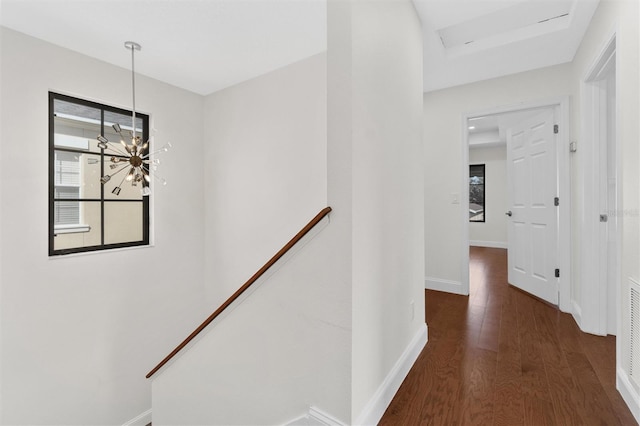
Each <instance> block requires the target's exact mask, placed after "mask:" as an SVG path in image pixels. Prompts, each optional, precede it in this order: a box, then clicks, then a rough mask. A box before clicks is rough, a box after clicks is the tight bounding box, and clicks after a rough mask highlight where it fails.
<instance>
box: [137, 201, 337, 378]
mask: <svg viewBox="0 0 640 426" xmlns="http://www.w3.org/2000/svg"><path fill="white" fill-rule="evenodd" d="M329 212H331V207H325V208H324V209H322V210H321V211H320V213H318V214H317V215H316V217H314V218H313V219H311V222H309V223H308V224H307V225H306V226H305V227H304V228H302V229H301V230H300V232H298V233H297V234H296V235H295V236H294V237H293V238H292V239H291V240H290V241H289V242H288V243H287V244H285V246H284V247H282V248H281V249H280V251H278V252H277V253H276V254H275V256H273V257H272V258H271V259H269V261H268V262H267V263H265V264H264V266H263V267H262V268H260V269H259V270H258V272H256V273H255V274H253V276H252V277H251V278H249V280H248V281H247V282H246V283H244V284H243V285H242V287H240V288H239V289H238V290H237V291H236V292H235V293H233V294H232V295H231V297H229V298H228V299H227V300H226V301H225V302H224V303H223V304H222V305H220V307H219V308H218V309H216V310H215V312H214V313H212V314H211V315H209V317H208V318H207V319H206V320H204V322H203V323H202V324H200V325H199V326H198V328H196V329H195V330H194V331H193V333H191V334H190V335H189V336H188V337H187V338H186V339H184V340H183V341H182V343H180V344H179V345H178V346H176V348H175V349H174V350H173V351H171V353H170V354H169V355H167V356H166V357H165V358H164V359H163V360H162V361H160V363H159V364H158V365H156V366H155V367H154V369H153V370H151V371H150V372H149V373H148V374H147V376H146V377H147V379H148V378H150V377H151V376H153V375H154V374H155V373H156V372H157V371H158V370H160V369H161V368H162V367H164V365H165V364H166V363H167V362H169V361H170V360H171V358H173V357H174V356H176V354H177V353H178V352H180V351H181V350H182V349H183V348H184V347H185V346H187V345H188V344H189V342H191V341H192V340H193V339H194V338H195V337H196V336H197V335H198V334H199V333H200V332H201V331H202V330H204V329H205V328H206V327H207V326H208V325H209V324H211V322H212V321H213V320H214V319H216V317H218V315H220V314H221V313H222V312H223V311H224V310H225V309H226V308H227V307H228V306H229V305H231V304H232V303H233V302H234V301H235V300H236V299H237V298H238V297H240V295H241V294H242V293H244V292H245V290H247V289H248V288H249V287H251V285H252V284H253V283H255V282H256V281H257V280H258V278H260V277H261V276H262V275H263V274H264V273H265V272H267V271H268V270H269V268H271V267H272V266H273V265H274V264H275V263H276V262H277V261H278V260H279V259H280V258H281V257H282V256H284V255H285V254H286V253H287V252H288V251H289V250H291V248H292V247H293V246H295V245H296V244H297V243H298V241H300V240H301V239H302V237H304V236H305V235H306V234H307V233H308V232H309V231H311V230H312V229H313V227H315V226H316V225H317V224H318V223H320V221H321V220H322V219H323V218H324V217H325V216H326V215H328V214H329Z"/></svg>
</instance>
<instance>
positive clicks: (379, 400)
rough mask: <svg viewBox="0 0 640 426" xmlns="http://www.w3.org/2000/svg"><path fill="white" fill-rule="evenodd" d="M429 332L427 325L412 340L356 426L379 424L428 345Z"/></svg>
mask: <svg viewBox="0 0 640 426" xmlns="http://www.w3.org/2000/svg"><path fill="white" fill-rule="evenodd" d="M427 340H428V332H427V324H424V327H421V328H420V330H418V332H417V333H416V335H415V336H414V337H413V339H412V340H411V343H409V345H408V346H407V348H406V349H405V350H404V352H403V353H402V355H401V356H400V358H399V359H398V361H397V362H396V364H395V365H394V366H393V368H392V369H391V371H389V374H387V377H385V379H384V381H383V382H382V383H381V384H380V386H379V387H378V390H377V391H376V393H375V394H374V395H373V397H372V398H371V399H370V400H369V403H368V404H367V405H366V406H365V407H364V409H363V410H362V412H361V413H360V415H359V416H358V418H357V420H356V421H355V422H354V423H353V424H354V425H375V424H378V422H379V421H380V419H381V418H382V415H383V414H384V412H385V411H386V410H387V407H388V406H389V404H390V403H391V400H392V399H393V397H394V396H395V394H396V392H398V389H399V388H400V385H401V384H402V382H403V381H404V379H405V378H406V377H407V374H409V370H411V367H413V364H414V363H415V362H416V359H418V356H419V355H420V352H422V349H423V348H424V346H425V345H426V344H427Z"/></svg>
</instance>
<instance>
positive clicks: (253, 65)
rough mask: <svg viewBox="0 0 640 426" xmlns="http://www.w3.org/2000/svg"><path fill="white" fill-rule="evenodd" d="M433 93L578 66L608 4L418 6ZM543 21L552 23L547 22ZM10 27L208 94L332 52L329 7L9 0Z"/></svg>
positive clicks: (436, 2) (247, 0) (433, 2)
mask: <svg viewBox="0 0 640 426" xmlns="http://www.w3.org/2000/svg"><path fill="white" fill-rule="evenodd" d="M413 2H414V4H415V6H416V10H417V11H418V14H419V16H420V19H421V21H422V26H423V38H424V58H425V59H424V81H425V83H424V87H425V91H432V90H437V89H442V88H446V87H451V86H456V85H460V84H465V83H470V82H474V81H479V80H484V79H488V78H493V77H499V76H502V75H507V74H512V73H516V72H521V71H526V70H529V69H535V68H541V67H545V66H550V65H555V64H559V63H564V62H569V61H571V60H572V59H573V56H574V54H575V52H576V50H577V48H578V46H579V44H580V41H581V40H582V36H583V35H584V32H585V30H586V28H587V26H588V24H589V22H590V20H591V16H592V15H593V12H594V11H595V8H596V7H597V4H598V0H413ZM539 21H542V22H539ZM0 24H2V25H3V26H6V27H9V28H12V29H14V30H17V31H20V32H23V33H26V34H29V35H32V36H34V37H37V38H40V39H43V40H46V41H49V42H51V43H54V44H57V45H59V46H63V47H66V48H68V49H71V50H74V51H77V52H80V53H83V54H85V55H88V56H92V57H96V58H99V59H101V60H104V61H106V62H108V63H111V64H115V65H117V66H121V67H124V68H130V66H131V62H130V61H131V57H130V54H129V52H128V51H127V50H125V48H124V42H125V41H127V40H132V41H135V42H138V43H139V44H141V45H142V51H141V52H139V53H137V54H136V72H139V73H140V74H144V75H147V76H149V77H153V78H156V79H158V80H161V81H164V82H167V83H170V84H173V85H175V86H178V87H181V88H184V89H186V90H190V91H192V92H195V93H199V94H202V95H206V94H209V93H212V92H215V91H217V90H220V89H222V88H225V87H228V86H231V85H234V84H237V83H239V82H242V81H245V80H248V79H250V78H253V77H256V76H258V75H261V74H264V73H266V72H269V71H272V70H274V69H277V68H280V67H282V66H285V65H288V64H290V63H293V62H296V61H299V60H301V59H304V58H306V57H309V56H312V55H314V54H317V53H319V52H322V51H324V50H326V0H91V1H87V0H2V1H1V3H0Z"/></svg>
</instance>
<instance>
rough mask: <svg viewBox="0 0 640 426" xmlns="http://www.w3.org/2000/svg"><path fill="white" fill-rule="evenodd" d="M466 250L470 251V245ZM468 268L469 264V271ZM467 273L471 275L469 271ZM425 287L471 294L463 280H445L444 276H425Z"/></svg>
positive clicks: (464, 294)
mask: <svg viewBox="0 0 640 426" xmlns="http://www.w3.org/2000/svg"><path fill="white" fill-rule="evenodd" d="M466 252H467V253H468V252H469V247H467V248H466ZM468 259H469V256H468V255H467V260H468ZM468 270H469V267H468V266H467V271H468ZM463 275H464V271H463ZM467 275H469V272H467ZM424 288H426V289H427V290H437V291H446V292H447V293H454V294H461V295H463V296H468V295H469V291H468V287H467V292H466V293H465V291H464V290H465V289H464V285H463V284H462V283H461V282H459V281H451V280H444V279H442V278H434V277H424Z"/></svg>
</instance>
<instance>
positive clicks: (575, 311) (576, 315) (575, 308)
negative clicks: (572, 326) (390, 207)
mask: <svg viewBox="0 0 640 426" xmlns="http://www.w3.org/2000/svg"><path fill="white" fill-rule="evenodd" d="M571 315H573V319H574V320H575V322H576V323H577V324H578V327H579V326H580V324H581V323H582V308H581V307H580V305H578V302H576V301H575V300H572V301H571Z"/></svg>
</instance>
